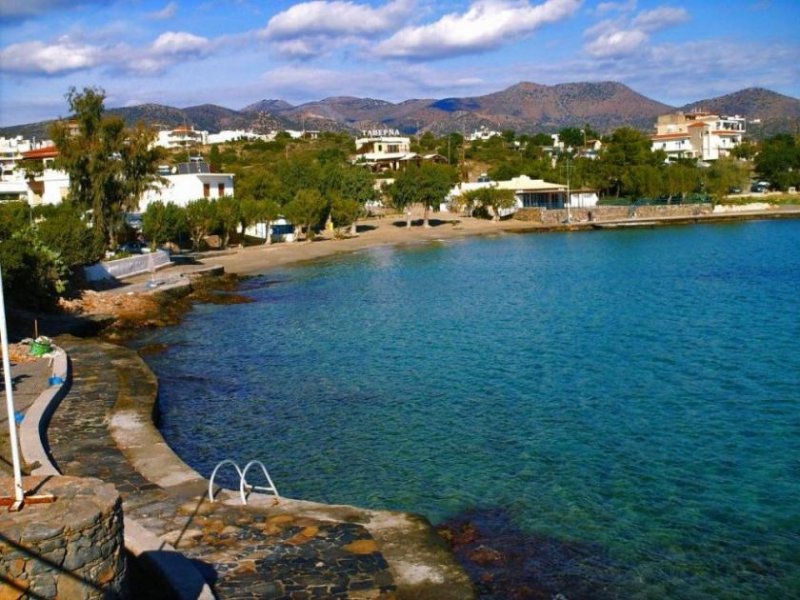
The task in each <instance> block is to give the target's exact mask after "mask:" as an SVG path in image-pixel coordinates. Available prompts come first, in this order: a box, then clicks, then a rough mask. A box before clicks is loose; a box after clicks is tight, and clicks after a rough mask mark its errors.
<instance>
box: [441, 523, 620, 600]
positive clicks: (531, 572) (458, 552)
mask: <svg viewBox="0 0 800 600" xmlns="http://www.w3.org/2000/svg"><path fill="white" fill-rule="evenodd" d="M437 530H438V532H439V535H441V536H442V537H443V538H444V539H445V540H446V541H447V542H448V543H449V544H450V546H451V548H452V550H453V553H454V554H455V556H456V558H457V559H458V561H459V562H460V563H461V565H462V566H463V567H464V569H465V570H466V571H467V573H468V574H469V576H470V578H471V579H472V581H473V583H474V585H475V587H476V589H477V590H478V598H481V599H483V600H501V599H502V600H552V599H553V598H559V600H604V599H610V598H620V597H624V596H621V595H620V584H621V583H622V582H623V580H624V579H625V575H626V573H625V570H624V569H623V568H622V567H621V565H619V564H617V563H615V562H614V561H612V560H611V559H610V558H609V557H608V555H607V553H606V552H605V550H604V549H603V548H602V547H601V546H599V545H597V544H589V543H582V542H574V541H568V540H559V539H554V538H549V537H545V536H540V535H536V534H530V533H527V532H525V531H523V530H522V529H521V528H519V527H518V526H517V525H515V524H514V522H513V520H512V518H511V515H510V514H509V513H508V511H506V510H504V509H500V508H495V509H479V510H473V511H469V512H467V513H464V514H462V515H459V516H458V517H455V518H453V519H450V520H449V521H446V522H445V523H442V524H441V525H439V526H438V528H437Z"/></svg>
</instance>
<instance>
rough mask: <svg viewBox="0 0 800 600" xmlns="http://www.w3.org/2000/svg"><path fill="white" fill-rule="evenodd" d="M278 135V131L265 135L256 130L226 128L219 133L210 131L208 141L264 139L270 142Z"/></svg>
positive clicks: (211, 142) (222, 142)
mask: <svg viewBox="0 0 800 600" xmlns="http://www.w3.org/2000/svg"><path fill="white" fill-rule="evenodd" d="M276 135H277V133H276V132H273V133H271V134H269V135H263V134H260V133H256V132H254V131H245V130H244V129H224V130H222V131H220V132H219V133H209V134H208V136H207V143H209V144H227V143H228V142H235V141H238V140H262V141H264V142H270V141H272V140H274V139H275V136H276Z"/></svg>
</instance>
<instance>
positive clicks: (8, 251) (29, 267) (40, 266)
mask: <svg viewBox="0 0 800 600" xmlns="http://www.w3.org/2000/svg"><path fill="white" fill-rule="evenodd" d="M0 265H2V268H3V293H4V295H5V297H6V298H7V299H8V301H9V303H10V304H14V305H16V306H20V307H25V308H33V309H53V308H55V306H56V302H57V300H58V297H59V295H60V294H61V293H63V292H64V290H65V289H66V280H67V277H68V274H69V273H68V269H67V268H66V267H65V265H64V263H63V262H62V261H61V259H60V258H59V256H58V253H57V252H55V251H53V250H51V249H49V248H47V247H46V246H45V245H44V244H43V243H42V242H41V240H40V239H39V238H38V236H37V235H36V232H35V231H34V229H33V228H32V227H30V226H26V227H24V228H23V229H20V230H18V231H16V232H14V233H13V234H12V235H11V237H10V238H9V239H6V240H4V241H3V242H2V243H0Z"/></svg>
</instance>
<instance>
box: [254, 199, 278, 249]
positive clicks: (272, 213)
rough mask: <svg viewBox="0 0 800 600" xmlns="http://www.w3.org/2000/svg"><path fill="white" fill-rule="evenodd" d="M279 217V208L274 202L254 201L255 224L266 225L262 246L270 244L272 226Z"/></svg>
mask: <svg viewBox="0 0 800 600" xmlns="http://www.w3.org/2000/svg"><path fill="white" fill-rule="evenodd" d="M280 215H281V207H280V206H279V205H278V203H277V202H275V201H274V200H258V201H256V218H255V222H259V223H264V224H265V225H266V231H267V235H266V237H265V238H264V244H271V243H272V224H273V223H274V222H275V221H276V220H277V219H278V217H280Z"/></svg>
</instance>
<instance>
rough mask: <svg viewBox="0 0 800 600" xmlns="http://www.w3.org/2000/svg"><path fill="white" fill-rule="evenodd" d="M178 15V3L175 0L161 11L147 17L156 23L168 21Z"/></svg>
mask: <svg viewBox="0 0 800 600" xmlns="http://www.w3.org/2000/svg"><path fill="white" fill-rule="evenodd" d="M176 14H178V3H177V2H175V1H174V0H173V1H172V2H169V3H168V4H167V5H166V6H165V7H164V8H162V9H161V10H158V11H156V12H151V13H150V14H148V15H147V16H148V18H150V19H153V20H155V21H166V20H167V19H172V18H173V17H174V16H175V15H176Z"/></svg>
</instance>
